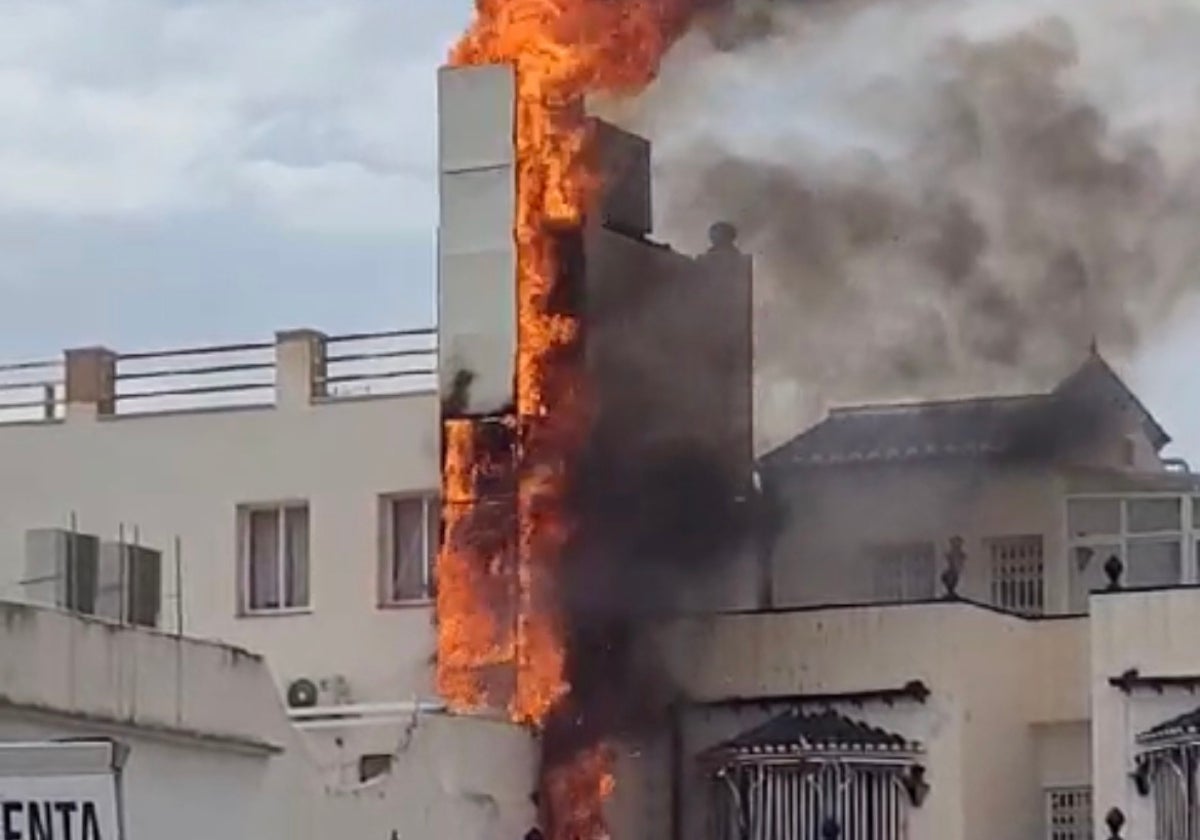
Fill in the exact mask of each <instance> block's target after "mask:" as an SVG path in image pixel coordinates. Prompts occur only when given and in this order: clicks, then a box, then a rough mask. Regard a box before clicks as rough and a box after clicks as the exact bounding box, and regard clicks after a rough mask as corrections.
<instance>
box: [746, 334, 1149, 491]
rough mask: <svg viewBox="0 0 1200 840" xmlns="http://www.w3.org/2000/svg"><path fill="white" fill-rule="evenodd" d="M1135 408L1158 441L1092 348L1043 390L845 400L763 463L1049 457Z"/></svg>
mask: <svg viewBox="0 0 1200 840" xmlns="http://www.w3.org/2000/svg"><path fill="white" fill-rule="evenodd" d="M1118 407H1123V408H1128V409H1130V410H1132V411H1133V412H1134V415H1135V416H1136V417H1137V418H1138V420H1139V422H1140V423H1141V425H1142V427H1143V429H1144V430H1145V432H1146V435H1147V437H1148V438H1149V439H1150V441H1151V443H1152V444H1153V445H1154V447H1155V449H1156V450H1158V449H1161V448H1162V447H1163V446H1165V445H1166V444H1167V443H1169V442H1170V437H1169V436H1168V435H1167V433H1166V432H1165V431H1164V430H1163V428H1162V426H1160V425H1159V424H1158V422H1157V421H1156V420H1155V419H1154V417H1153V416H1151V415H1150V413H1149V412H1148V411H1147V410H1146V408H1145V406H1143V405H1142V403H1141V401H1139V400H1138V398H1137V397H1136V396H1135V395H1134V393H1133V392H1132V391H1130V390H1129V388H1128V387H1127V386H1126V385H1125V383H1124V382H1122V380H1121V379H1120V377H1118V376H1117V374H1116V373H1115V372H1114V371H1113V369H1112V368H1111V367H1110V366H1109V365H1108V363H1107V362H1105V361H1104V359H1103V358H1101V357H1100V355H1099V353H1096V352H1092V353H1091V354H1090V355H1089V357H1088V359H1087V360H1086V361H1085V362H1084V363H1083V364H1082V365H1081V366H1080V367H1079V368H1078V369H1077V370H1076V371H1075V372H1074V373H1072V374H1071V375H1070V376H1068V377H1067V378H1066V379H1064V380H1063V381H1062V382H1060V383H1059V384H1058V386H1057V387H1055V388H1054V390H1052V391H1050V392H1049V393H1044V394H1027V395H1021V396H1014V397H984V398H979V399H966V400H949V401H941V402H920V403H898V404H891V405H865V406H853V407H847V408H838V409H834V410H832V411H830V413H829V415H828V416H827V417H826V418H825V419H824V420H823V421H821V422H820V423H818V424H817V425H815V426H813V427H811V428H809V429H808V430H806V431H804V432H802V433H801V434H800V435H798V436H797V437H795V438H793V439H792V440H790V441H789V442H787V443H785V444H783V445H782V446H780V447H778V448H776V449H775V450H773V451H772V452H769V453H768V454H766V455H764V456H763V458H762V459H761V463H762V466H763V467H764V469H766V470H768V471H770V470H772V469H780V468H784V467H787V466H821V465H841V464H856V463H877V462H895V461H916V460H929V459H935V458H988V457H1002V456H1013V457H1022V456H1024V457H1031V458H1050V457H1052V456H1053V454H1054V453H1055V452H1056V451H1057V450H1058V449H1059V448H1061V447H1063V446H1066V445H1070V444H1072V443H1075V442H1078V440H1079V438H1080V437H1081V436H1085V435H1086V431H1087V428H1088V426H1089V424H1091V426H1092V427H1093V428H1094V424H1096V423H1097V422H1098V417H1099V415H1101V414H1102V413H1103V412H1105V411H1106V409H1109V408H1118Z"/></svg>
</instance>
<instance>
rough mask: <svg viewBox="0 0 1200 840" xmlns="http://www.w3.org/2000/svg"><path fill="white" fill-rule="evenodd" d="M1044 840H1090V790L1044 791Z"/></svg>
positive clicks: (1072, 788) (1080, 788) (1086, 788)
mask: <svg viewBox="0 0 1200 840" xmlns="http://www.w3.org/2000/svg"><path fill="white" fill-rule="evenodd" d="M1046 840H1092V789H1091V788H1089V787H1070V788H1051V789H1049V790H1047V791H1046Z"/></svg>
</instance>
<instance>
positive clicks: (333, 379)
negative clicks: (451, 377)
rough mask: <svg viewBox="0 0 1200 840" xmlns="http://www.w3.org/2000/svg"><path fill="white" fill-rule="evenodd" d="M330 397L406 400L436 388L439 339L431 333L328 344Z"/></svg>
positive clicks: (375, 335)
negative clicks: (398, 397)
mask: <svg viewBox="0 0 1200 840" xmlns="http://www.w3.org/2000/svg"><path fill="white" fill-rule="evenodd" d="M325 345H326V356H325V377H324V381H323V382H322V383H320V384H321V385H323V386H324V388H323V390H324V393H325V395H326V397H328V398H330V399H338V398H341V397H360V396H374V395H381V394H404V393H411V392H413V391H419V390H428V389H430V388H432V387H433V386H434V384H435V382H436V373H437V333H436V332H435V331H434V330H433V329H431V328H427V327H426V328H421V329H410V330H388V331H383V332H364V333H350V334H347V335H338V336H331V337H330V338H329V339H327V340H326V342H325Z"/></svg>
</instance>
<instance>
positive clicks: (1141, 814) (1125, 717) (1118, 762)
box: [1090, 588, 1200, 837]
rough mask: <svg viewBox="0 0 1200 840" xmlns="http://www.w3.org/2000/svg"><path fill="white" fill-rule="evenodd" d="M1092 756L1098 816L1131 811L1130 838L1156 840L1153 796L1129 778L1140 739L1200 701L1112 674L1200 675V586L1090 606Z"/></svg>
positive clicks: (1116, 597)
mask: <svg viewBox="0 0 1200 840" xmlns="http://www.w3.org/2000/svg"><path fill="white" fill-rule="evenodd" d="M1090 610H1091V621H1092V636H1091V692H1092V719H1093V727H1092V755H1093V768H1092V773H1093V779H1094V781H1093V784H1094V786H1095V788H1094V803H1095V815H1096V819H1097V820H1101V819H1102V818H1103V816H1104V814H1105V813H1107V811H1108V810H1109V809H1110V808H1113V807H1118V808H1120V809H1121V810H1122V811H1124V812H1125V815H1126V817H1127V818H1128V820H1129V822H1128V825H1127V828H1126V829H1125V835H1124V836H1126V837H1151V836H1153V832H1154V811H1153V801H1152V799H1150V798H1143V797H1139V796H1138V795H1137V794H1136V792H1135V791H1134V788H1133V784H1132V781H1131V780H1130V778H1129V774H1130V772H1131V771H1132V770H1133V768H1134V757H1135V755H1136V752H1137V750H1136V744H1135V739H1136V737H1137V735H1138V734H1139V733H1141V732H1144V731H1146V730H1147V729H1149V728H1151V727H1153V726H1155V725H1156V724H1159V723H1162V722H1164V721H1166V720H1169V719H1170V718H1172V717H1175V716H1176V715H1179V714H1183V713H1184V712H1188V711H1191V710H1193V709H1195V708H1196V707H1197V706H1198V705H1200V699H1198V698H1197V697H1196V696H1195V695H1194V694H1192V693H1191V692H1189V691H1186V690H1182V691H1181V690H1178V689H1176V690H1170V689H1168V690H1166V691H1164V692H1161V693H1159V692H1156V691H1146V690H1140V691H1139V690H1135V691H1134V692H1133V693H1132V694H1125V693H1123V692H1122V691H1120V690H1119V689H1117V688H1115V687H1113V686H1112V685H1110V684H1109V682H1108V681H1109V679H1111V678H1112V677H1115V676H1118V675H1120V674H1122V673H1124V672H1125V671H1127V670H1129V669H1131V668H1136V669H1137V670H1138V671H1139V672H1140V673H1141V674H1142V675H1143V676H1196V675H1200V649H1198V648H1197V646H1196V637H1197V633H1200V590H1198V589H1195V588H1186V589H1164V590H1156V591H1146V592H1121V593H1114V594H1107V593H1105V594H1096V595H1093V596H1092V598H1091V604H1090Z"/></svg>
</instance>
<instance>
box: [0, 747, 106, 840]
mask: <svg viewBox="0 0 1200 840" xmlns="http://www.w3.org/2000/svg"><path fill="white" fill-rule="evenodd" d="M109 746H110V745H107V744H106V745H104V747H105V748H107V747H109ZM81 747H82V749H81ZM86 749H87V748H86V747H83V745H80V744H72V745H65V744H44V745H40V744H39V745H35V744H0V840H121V834H120V826H121V821H120V816H119V813H118V803H119V799H118V796H117V784H118V775H117V770H116V769H115V768H114V767H113V765H112V763H101V762H100V761H98V760H97V757H98V756H102V755H103V754H102V753H92V754H88V753H86V752H85V750H86Z"/></svg>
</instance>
